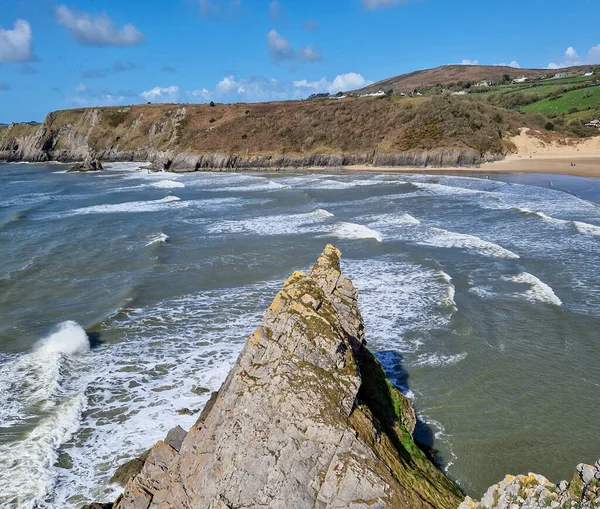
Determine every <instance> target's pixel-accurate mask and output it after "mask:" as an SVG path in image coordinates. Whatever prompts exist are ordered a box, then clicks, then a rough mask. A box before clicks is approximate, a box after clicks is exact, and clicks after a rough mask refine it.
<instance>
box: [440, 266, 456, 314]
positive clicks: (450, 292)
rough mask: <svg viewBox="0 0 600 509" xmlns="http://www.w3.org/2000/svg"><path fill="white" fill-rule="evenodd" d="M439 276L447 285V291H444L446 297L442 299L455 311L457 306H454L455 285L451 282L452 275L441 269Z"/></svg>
mask: <svg viewBox="0 0 600 509" xmlns="http://www.w3.org/2000/svg"><path fill="white" fill-rule="evenodd" d="M440 276H441V279H442V281H444V282H445V283H446V284H447V285H448V291H447V292H446V298H445V299H444V302H445V303H446V305H447V306H449V307H451V308H453V309H454V311H457V310H458V307H457V306H456V301H455V300H454V298H455V297H456V287H455V286H454V285H453V284H452V277H451V276H450V275H449V274H446V273H445V272H443V271H442V272H440Z"/></svg>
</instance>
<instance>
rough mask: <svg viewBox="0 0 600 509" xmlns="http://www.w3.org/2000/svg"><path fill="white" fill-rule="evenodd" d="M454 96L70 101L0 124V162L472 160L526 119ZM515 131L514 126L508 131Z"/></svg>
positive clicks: (249, 164)
mask: <svg viewBox="0 0 600 509" xmlns="http://www.w3.org/2000/svg"><path fill="white" fill-rule="evenodd" d="M496 110H497V108H495V107H493V106H489V105H486V104H483V103H481V104H473V103H472V102H470V101H465V100H460V99H456V98H441V97H432V98H415V99H414V100H413V99H410V100H409V99H407V100H405V101H404V100H403V101H399V100H395V99H391V98H387V97H383V98H379V99H344V100H340V101H333V100H332V101H290V102H284V103H263V104H228V105H224V104H219V105H215V106H214V107H211V106H209V105H198V104H188V105H169V104H157V105H153V104H149V105H138V106H127V107H103V108H89V109H73V110H64V111H57V112H53V113H50V114H48V115H47V116H46V119H45V120H44V122H43V123H42V124H41V125H30V124H11V125H9V126H7V127H0V160H12V161H49V160H50V161H61V162H80V161H84V160H86V159H98V160H100V161H103V162H110V161H150V162H153V163H154V164H155V165H156V167H157V168H159V169H163V168H167V169H181V170H188V171H189V170H191V171H194V170H202V169H258V168H299V167H310V166H322V167H340V166H347V165H364V164H371V165H373V166H417V167H425V166H434V167H435V166H473V165H478V164H480V163H482V162H485V161H490V160H496V159H501V158H503V157H504V155H505V154H506V153H507V152H508V151H510V150H512V148H513V147H512V144H511V142H510V140H509V136H508V135H510V134H511V133H512V134H516V130H515V129H516V128H517V127H521V126H523V125H527V122H528V118H529V117H524V116H520V115H518V114H516V113H514V112H508V111H504V110H501V113H502V115H500V113H499V112H498V111H496ZM513 131H514V132H513Z"/></svg>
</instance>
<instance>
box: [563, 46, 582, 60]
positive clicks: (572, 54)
mask: <svg viewBox="0 0 600 509" xmlns="http://www.w3.org/2000/svg"><path fill="white" fill-rule="evenodd" d="M565 56H566V57H567V58H568V59H570V60H574V59H576V58H579V55H578V54H577V51H575V48H573V47H572V46H569V47H568V48H567V51H565Z"/></svg>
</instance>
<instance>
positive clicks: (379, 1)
mask: <svg viewBox="0 0 600 509" xmlns="http://www.w3.org/2000/svg"><path fill="white" fill-rule="evenodd" d="M408 1H409V0H362V3H363V6H364V8H365V9H368V10H370V11H374V10H375V9H379V8H380V7H394V6H395V5H400V4H405V3H407V2H408Z"/></svg>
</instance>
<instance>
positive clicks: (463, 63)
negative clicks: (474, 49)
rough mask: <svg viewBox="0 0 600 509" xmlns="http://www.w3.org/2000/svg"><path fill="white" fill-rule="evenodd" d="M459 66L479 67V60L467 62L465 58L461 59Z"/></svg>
mask: <svg viewBox="0 0 600 509" xmlns="http://www.w3.org/2000/svg"><path fill="white" fill-rule="evenodd" d="M460 65H479V60H469V59H467V58H465V59H463V61H462V62H461V63H460Z"/></svg>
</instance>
